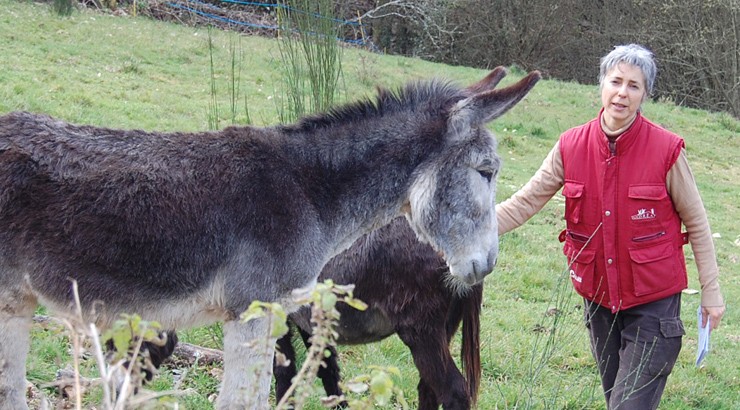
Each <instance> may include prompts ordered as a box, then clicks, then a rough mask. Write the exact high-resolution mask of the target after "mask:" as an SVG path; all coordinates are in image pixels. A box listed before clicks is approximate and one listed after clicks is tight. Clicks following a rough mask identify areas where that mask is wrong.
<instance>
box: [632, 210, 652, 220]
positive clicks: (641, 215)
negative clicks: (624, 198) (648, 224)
mask: <svg viewBox="0 0 740 410" xmlns="http://www.w3.org/2000/svg"><path fill="white" fill-rule="evenodd" d="M645 219H655V208H652V209H638V210H637V213H636V214H635V215H632V220H633V221H642V220H645Z"/></svg>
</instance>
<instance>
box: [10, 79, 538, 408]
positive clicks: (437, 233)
mask: <svg viewBox="0 0 740 410" xmlns="http://www.w3.org/2000/svg"><path fill="white" fill-rule="evenodd" d="M499 76H500V72H493V73H491V74H489V76H487V77H486V78H484V79H482V80H481V81H479V82H478V83H475V84H473V85H471V86H469V87H467V88H458V87H455V86H453V85H451V84H450V83H447V82H441V81H431V82H418V83H411V84H409V85H407V86H405V87H403V88H401V89H400V90H398V91H397V92H389V91H386V90H380V91H379V94H378V96H377V97H376V98H375V99H373V100H365V101H360V102H356V103H353V104H349V105H346V106H342V107H339V108H336V109H334V110H332V111H330V112H329V113H326V114H320V115H316V116H311V117H307V118H304V119H302V120H301V121H299V122H298V123H296V124H293V125H278V126H273V127H266V128H257V127H229V128H226V129H224V130H222V131H220V132H201V133H158V132H145V131H141V130H113V129H107V128H97V127H92V126H79V125H71V124H68V123H65V122H63V121H59V120H55V119H53V118H50V117H48V116H45V115H35V114H29V113H24V112H17V113H11V114H7V115H5V116H2V117H0V306H1V308H0V409H3V410H5V409H13V410H16V409H25V408H27V405H26V402H25V397H24V392H25V361H26V356H27V353H28V349H29V330H30V326H31V318H32V315H33V312H34V309H35V308H36V306H37V304H42V305H44V306H46V307H47V308H49V309H50V310H52V311H54V312H57V314H59V315H62V316H64V315H71V314H73V312H74V306H73V291H72V289H73V286H72V285H73V281H76V283H77V285H78V289H79V296H80V302H81V308H82V313H83V316H84V317H85V320H89V321H93V322H95V323H96V324H98V326H100V327H101V328H104V327H106V326H108V325H110V324H111V323H112V322H113V321H114V320H115V319H117V317H118V316H119V314H120V313H123V312H126V313H137V314H139V315H141V316H142V317H143V318H144V319H146V320H156V321H159V322H160V323H161V324H162V325H163V326H164V327H165V328H167V329H175V330H176V329H178V328H182V327H189V326H196V325H203V324H208V323H213V322H215V321H223V322H224V326H223V328H224V362H225V363H224V378H223V383H222V386H221V392H220V395H219V398H218V402H217V407H218V408H223V409H226V408H228V409H243V408H248V407H249V408H258V409H262V408H265V407H267V406H268V394H269V384H270V378H269V377H262V378H257V377H250V376H249V375H250V374H252V375H253V374H255V373H254V370H255V368H256V367H257V366H260V365H263V366H264V365H267V366H269V363H261V358H262V353H258V352H255V349H252V348H250V347H249V342H250V341H252V340H254V339H257V338H264V337H267V336H268V335H267V323H266V320H264V319H258V320H254V321H250V322H247V323H244V322H242V321H240V320H239V315H240V313H241V312H243V311H245V310H246V309H247V307H248V306H249V305H250V303H251V302H252V301H255V300H262V301H266V302H279V303H283V304H284V305H285V306H286V307H287V308H288V309H289V310H294V309H296V308H297V307H296V306H295V303H293V302H292V301H291V293H292V292H293V291H295V290H296V289H301V288H310V287H311V286H313V285H314V284H315V283H316V278H317V277H318V275H319V273H320V271H321V268H322V267H323V266H324V264H326V263H327V261H328V260H329V259H330V258H332V257H333V256H334V255H336V254H338V253H339V252H341V251H342V250H344V249H346V248H347V247H349V246H350V245H351V244H352V243H353V242H354V241H355V240H357V239H358V238H359V237H361V236H362V235H363V234H365V233H367V232H369V231H371V230H373V229H375V228H378V227H380V226H383V225H385V224H387V223H389V222H390V221H391V220H392V219H393V218H394V217H396V216H401V215H405V216H406V217H407V219H408V220H409V223H410V225H411V227H412V229H413V230H414V232H415V233H416V235H417V236H418V237H419V238H420V239H421V240H422V241H424V242H427V243H429V244H431V245H432V246H433V247H434V249H436V250H437V251H438V252H440V253H441V254H442V255H443V256H444V258H445V260H446V261H447V263H448V266H449V269H450V273H451V274H452V275H454V276H457V277H459V278H460V279H461V280H462V281H464V282H467V283H469V284H474V283H478V282H480V281H482V280H483V278H484V277H485V276H486V275H487V274H488V273H489V272H490V271H491V270H492V269H493V267H494V265H495V263H496V257H497V254H498V235H497V225H496V217H495V214H494V212H495V211H494V197H495V178H494V177H495V175H496V173H497V171H498V168H499V158H498V156H497V154H496V141H495V139H494V137H493V135H492V134H491V133H490V132H489V131H488V130H486V128H485V124H486V123H487V122H489V121H491V120H492V119H494V118H496V117H498V116H500V115H501V114H503V113H504V112H506V111H507V110H508V109H510V108H511V107H513V106H514V105H515V104H516V103H517V102H518V101H520V100H521V99H522V98H523V97H524V96H525V95H526V94H527V93H528V92H529V90H530V89H531V88H532V87H533V86H534V85H535V83H536V82H537V81H538V80H539V78H540V74H539V73H538V72H533V73H531V74H529V75H528V76H527V77H526V78H524V79H522V80H521V81H519V82H518V83H517V84H515V85H512V86H510V87H507V88H503V89H493V86H494V85H495V83H496V82H497V79H498V78H499ZM269 354H272V352H269ZM270 357H271V356H270ZM267 373H268V375H269V372H267ZM255 392H256V393H255Z"/></svg>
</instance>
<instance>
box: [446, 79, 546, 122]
mask: <svg viewBox="0 0 740 410" xmlns="http://www.w3.org/2000/svg"><path fill="white" fill-rule="evenodd" d="M540 78H542V75H541V74H540V72H539V71H533V72H531V73H529V74H528V75H527V76H526V77H524V78H522V79H521V80H520V81H519V82H518V83H516V84H514V85H511V86H508V87H506V88H502V89H498V90H487V91H484V92H480V93H477V94H475V95H473V96H471V97H468V98H465V99H463V100H460V101H459V102H458V103H457V104H455V106H454V107H453V108H452V110H451V111H450V117H449V119H448V121H449V125H450V127H451V128H452V130H454V132H455V133H456V134H457V135H461V136H463V135H467V133H468V132H469V130H470V128H472V127H475V126H478V125H481V124H485V123H487V122H489V121H492V120H493V119H495V118H498V117H500V116H501V115H503V114H504V113H505V112H506V111H508V110H509V109H511V108H512V107H513V106H515V105H516V104H517V103H518V102H519V101H521V99H522V98H524V96H525V95H527V93H528V92H529V91H530V90H531V89H532V87H534V85H535V84H537V81H539V80H540Z"/></svg>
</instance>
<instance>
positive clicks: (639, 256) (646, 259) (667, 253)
mask: <svg viewBox="0 0 740 410" xmlns="http://www.w3.org/2000/svg"><path fill="white" fill-rule="evenodd" d="M673 253H674V247H673V242H670V241H669V242H663V243H661V244H658V245H655V246H651V247H648V248H639V249H630V258H631V259H632V261H633V262H635V263H650V262H655V261H659V260H661V259H665V258H669V257H671V256H673Z"/></svg>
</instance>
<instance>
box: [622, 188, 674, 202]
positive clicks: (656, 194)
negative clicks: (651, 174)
mask: <svg viewBox="0 0 740 410" xmlns="http://www.w3.org/2000/svg"><path fill="white" fill-rule="evenodd" d="M627 195H628V196H629V197H630V198H634V199H648V200H653V201H659V200H661V199H663V198H665V197H666V196H667V195H668V191H667V190H666V188H665V185H630V188H629V193H628V194H627Z"/></svg>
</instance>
